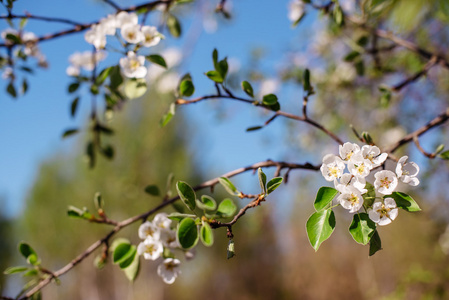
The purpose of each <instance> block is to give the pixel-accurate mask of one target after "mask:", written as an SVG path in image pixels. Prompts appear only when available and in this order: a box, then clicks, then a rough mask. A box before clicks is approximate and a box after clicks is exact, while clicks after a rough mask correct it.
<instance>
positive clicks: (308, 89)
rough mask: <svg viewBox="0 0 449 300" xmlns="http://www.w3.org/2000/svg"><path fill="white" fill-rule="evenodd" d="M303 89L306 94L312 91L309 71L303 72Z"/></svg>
mask: <svg viewBox="0 0 449 300" xmlns="http://www.w3.org/2000/svg"><path fill="white" fill-rule="evenodd" d="M303 80H304V81H303V88H304V91H306V92H311V91H312V90H313V88H312V85H311V84H310V71H309V69H305V70H304V75H303Z"/></svg>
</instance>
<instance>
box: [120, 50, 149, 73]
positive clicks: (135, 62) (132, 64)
mask: <svg viewBox="0 0 449 300" xmlns="http://www.w3.org/2000/svg"><path fill="white" fill-rule="evenodd" d="M144 63H145V57H143V56H141V55H139V56H136V53H134V52H133V51H129V52H128V55H127V57H122V58H120V67H121V68H122V71H123V74H124V75H125V76H126V77H128V78H143V77H145V75H147V68H145V66H144Z"/></svg>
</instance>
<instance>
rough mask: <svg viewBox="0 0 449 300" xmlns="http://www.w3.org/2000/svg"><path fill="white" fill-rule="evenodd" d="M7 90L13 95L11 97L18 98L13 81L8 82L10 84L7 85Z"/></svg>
mask: <svg viewBox="0 0 449 300" xmlns="http://www.w3.org/2000/svg"><path fill="white" fill-rule="evenodd" d="M6 91H7V92H8V94H10V95H11V97H13V98H17V91H16V88H15V87H14V85H13V84H12V82H10V83H9V84H8V86H7V87H6Z"/></svg>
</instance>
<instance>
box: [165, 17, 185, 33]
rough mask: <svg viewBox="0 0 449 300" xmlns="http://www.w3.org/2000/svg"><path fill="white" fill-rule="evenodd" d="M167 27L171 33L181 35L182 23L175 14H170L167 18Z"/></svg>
mask: <svg viewBox="0 0 449 300" xmlns="http://www.w3.org/2000/svg"><path fill="white" fill-rule="evenodd" d="M167 27H168V31H169V32H170V34H171V35H172V36H173V37H175V38H178V37H180V36H181V32H182V29H181V24H180V23H179V20H178V19H177V18H176V17H175V16H174V15H169V16H168V18H167Z"/></svg>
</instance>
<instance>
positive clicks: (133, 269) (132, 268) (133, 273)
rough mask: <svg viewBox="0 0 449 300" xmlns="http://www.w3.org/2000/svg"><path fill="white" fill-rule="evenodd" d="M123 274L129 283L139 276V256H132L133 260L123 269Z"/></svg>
mask: <svg viewBox="0 0 449 300" xmlns="http://www.w3.org/2000/svg"><path fill="white" fill-rule="evenodd" d="M123 271H124V272H125V276H126V278H128V280H129V281H134V280H135V279H136V277H137V275H138V274H139V271H140V257H139V255H134V259H133V261H132V262H131V264H130V265H129V266H128V267H126V268H125V269H123Z"/></svg>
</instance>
